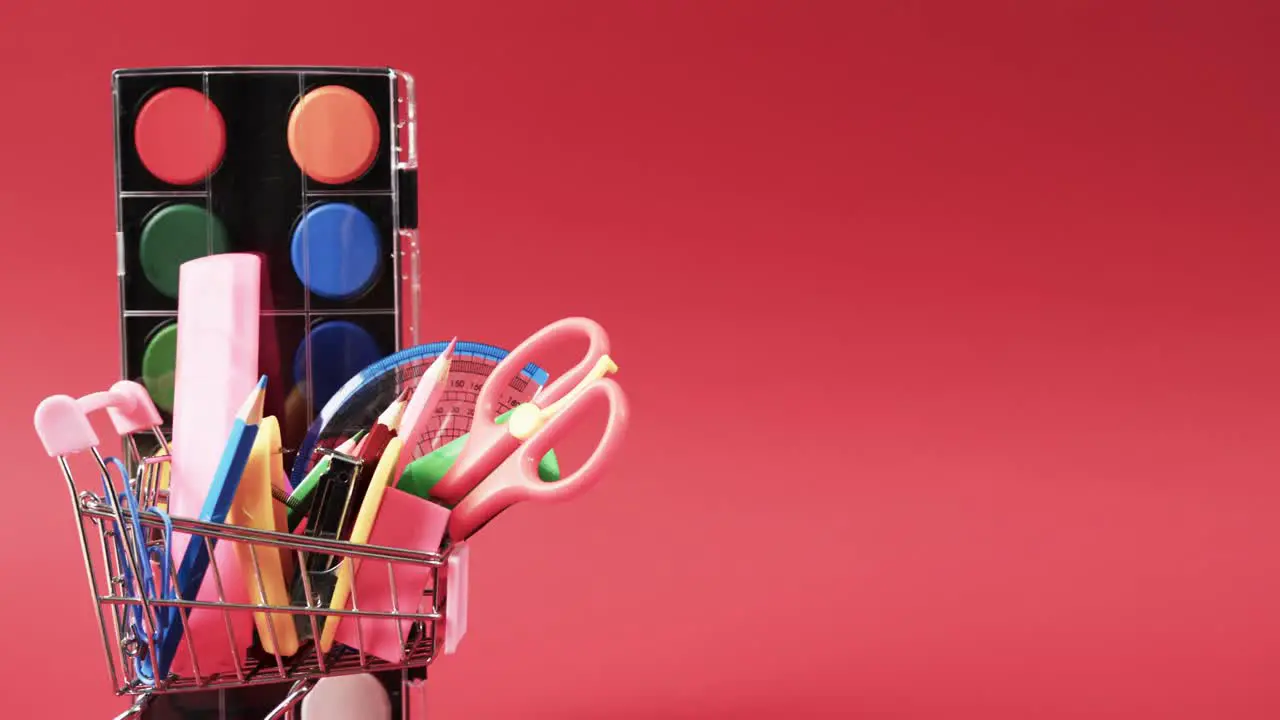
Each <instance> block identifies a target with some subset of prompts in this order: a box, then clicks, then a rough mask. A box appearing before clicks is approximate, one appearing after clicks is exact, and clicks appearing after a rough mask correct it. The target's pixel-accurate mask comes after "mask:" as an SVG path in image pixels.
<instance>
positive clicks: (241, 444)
mask: <svg viewBox="0 0 1280 720" xmlns="http://www.w3.org/2000/svg"><path fill="white" fill-rule="evenodd" d="M266 389H267V376H266V375H263V376H262V379H261V380H259V381H258V386H257V387H255V388H254V389H253V392H252V393H250V394H249V397H248V399H247V400H245V403H244V405H242V406H241V407H240V412H238V413H236V420H235V423H234V424H233V425H232V426H231V434H230V436H229V437H228V438H227V446H226V449H225V450H223V451H222V459H221V460H220V461H218V469H217V470H216V471H215V472H214V475H213V482H212V483H211V484H210V485H209V494H208V496H206V497H205V500H204V507H203V508H202V509H201V510H200V518H199V519H200V520H203V521H205V522H214V523H221V522H226V519H227V513H228V512H230V510H231V501H232V500H233V499H235V496H236V488H238V487H239V486H240V476H241V475H242V474H243V473H244V466H245V463H246V462H248V460H249V453H250V451H251V450H252V449H253V441H254V439H255V438H257V436H258V424H259V423H260V422H262V404H263V398H264V397H265V395H266ZM217 542H218V541H217V539H216V538H209V542H208V543H206V542H204V538H203V537H201V536H196V535H193V536H191V542H190V543H189V544H188V545H187V550H186V552H185V553H184V554H183V556H182V564H181V565H180V566H179V567H178V588H177V590H178V594H179V597H181V598H182V599H183V600H186V601H192V600H195V599H196V595H197V594H198V593H199V592H200V584H201V583H202V582H204V574H205V571H206V570H208V569H209V552H210V550H211V547H212V546H214V545H216V544H217ZM182 611H183V610H182V608H176V607H171V608H169V612H168V613H167V618H168V622H166V623H164V627H165V632H164V635H163V637H162V638H161V639H160V646H159V648H157V651H156V656H155V661H156V663H155V664H156V670H157V676H158V677H160V678H163V677H165V676H166V675H168V673H169V665H170V664H171V663H172V662H173V657H174V655H175V653H176V652H177V650H178V643H179V642H180V641H181V640H182V632H183V625H182V620H181V619H180V618H179V617H178V613H179V612H182Z"/></svg>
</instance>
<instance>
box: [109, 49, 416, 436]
mask: <svg viewBox="0 0 1280 720" xmlns="http://www.w3.org/2000/svg"><path fill="white" fill-rule="evenodd" d="M112 85H113V95H114V108H115V138H116V153H115V157H116V163H115V166H116V173H115V180H116V203H117V228H116V243H117V258H118V262H117V272H118V275H119V293H120V308H121V312H120V333H121V347H122V369H123V375H124V377H125V378H126V379H131V380H136V381H138V382H140V383H142V385H143V386H145V387H146V389H147V390H148V392H149V393H150V395H151V397H152V399H153V400H154V401H155V403H156V405H157V406H158V407H159V409H160V411H161V413H162V415H163V416H164V417H165V419H166V421H169V420H170V417H169V413H170V412H171V411H172V407H173V396H174V392H173V388H174V382H173V378H174V370H175V367H174V366H175V363H176V347H177V343H176V339H177V332H178V328H177V318H178V268H179V267H180V266H181V265H182V264H183V263H185V262H187V261H188V260H192V259H195V258H199V257H204V256H208V255H214V254H220V253H227V252H234V253H252V254H256V255H258V256H259V257H260V258H261V260H262V273H261V277H262V288H261V311H260V313H261V317H260V323H259V327H260V332H261V338H260V342H259V349H260V359H261V374H263V375H266V376H267V377H268V378H269V382H268V385H267V386H268V388H270V391H269V393H268V397H267V399H266V408H265V411H266V413H267V414H269V415H273V416H275V417H277V418H279V419H280V424H281V434H282V436H283V440H284V443H285V447H286V449H288V448H295V447H296V446H297V443H298V442H299V440H300V438H301V436H302V435H303V434H304V433H305V431H306V428H307V425H308V423H310V421H311V419H312V418H313V417H314V416H315V414H316V412H317V411H318V410H319V408H320V407H322V406H323V405H324V403H325V402H326V401H327V400H328V399H329V397H331V396H332V395H333V394H334V393H335V392H336V391H337V390H338V389H339V387H340V386H341V385H342V384H343V383H344V382H345V381H346V380H347V379H348V378H350V377H351V376H352V375H354V374H355V373H357V372H358V371H360V370H361V369H362V368H364V367H366V366H368V365H369V364H371V363H373V362H375V361H377V360H379V359H380V358H382V357H385V356H387V355H390V354H392V353H394V352H396V351H398V350H400V349H401V348H403V347H407V346H410V345H414V344H417V337H416V329H417V327H418V322H417V318H416V317H415V315H416V312H417V308H418V285H417V278H418V272H417V265H418V244H417V194H418V193H417V190H418V182H417V158H416V140H415V134H414V133H415V129H416V128H415V124H416V122H415V102H414V88H413V79H412V77H411V76H409V75H407V74H405V73H403V72H400V71H397V70H394V69H391V68H343V67H265V66H264V67H205V68H147V69H125V70H118V71H116V72H115V73H114V75H113V80H112ZM406 311H407V312H406Z"/></svg>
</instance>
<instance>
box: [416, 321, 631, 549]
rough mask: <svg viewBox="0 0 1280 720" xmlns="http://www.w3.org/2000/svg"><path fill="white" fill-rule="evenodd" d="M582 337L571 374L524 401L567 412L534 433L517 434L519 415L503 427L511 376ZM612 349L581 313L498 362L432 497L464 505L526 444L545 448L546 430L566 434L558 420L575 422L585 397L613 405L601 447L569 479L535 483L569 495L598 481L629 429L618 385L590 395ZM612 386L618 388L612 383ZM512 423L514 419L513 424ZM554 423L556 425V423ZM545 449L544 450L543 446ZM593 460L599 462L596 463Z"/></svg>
mask: <svg viewBox="0 0 1280 720" xmlns="http://www.w3.org/2000/svg"><path fill="white" fill-rule="evenodd" d="M584 335H585V336H586V338H587V340H588V342H589V346H588V347H587V352H586V355H585V356H584V357H583V358H582V360H580V361H579V362H578V364H577V365H574V366H573V367H572V368H570V369H569V371H568V372H566V373H564V374H563V375H561V376H560V377H558V378H556V380H555V381H553V382H552V383H551V384H549V385H547V386H546V387H545V388H543V391H542V392H541V393H539V394H538V397H537V398H535V400H534V402H532V403H526V405H533V406H534V407H535V408H536V409H537V410H541V411H547V410H550V409H552V408H553V407H554V406H557V405H559V406H561V407H563V410H561V411H560V412H559V413H558V414H556V415H554V416H553V417H551V418H550V421H549V422H548V423H547V425H546V426H545V427H542V429H541V430H537V431H536V432H533V433H532V435H529V434H525V433H520V434H519V435H517V429H518V428H519V426H521V425H522V423H520V422H517V417H516V416H515V415H513V416H512V418H511V420H510V421H509V422H508V423H507V424H506V425H499V424H497V423H495V422H494V418H495V417H497V415H498V414H499V412H500V411H501V408H500V406H499V404H498V403H499V400H500V399H501V397H502V391H503V389H504V388H506V387H508V386H509V385H510V384H511V382H512V380H514V379H515V378H516V377H517V376H518V374H519V373H520V371H521V370H522V369H523V368H524V367H525V366H526V365H528V364H529V362H530V361H531V360H532V358H533V356H534V355H535V354H536V353H538V352H539V351H541V350H543V349H545V348H546V347H548V346H550V345H552V344H554V343H557V342H560V341H562V340H564V339H569V338H572V337H574V336H584ZM608 353H609V336H608V334H607V333H605V331H604V328H603V327H601V326H600V325H599V324H598V323H596V322H595V321H593V320H589V319H587V318H582V317H573V318H565V319H563V320H558V321H556V322H553V323H551V324H550V325H547V326H546V327H544V328H542V329H541V330H539V331H538V332H536V333H534V334H533V335H531V336H530V337H529V338H528V339H527V340H525V341H524V342H522V343H520V345H519V346H518V347H516V349H515V350H512V351H511V353H510V354H508V355H507V357H505V358H504V359H503V360H502V362H500V363H498V366H497V367H495V368H494V369H493V372H492V373H491V374H490V375H489V378H488V380H486V381H485V383H484V385H483V386H482V387H481V388H480V393H479V395H478V396H477V398H476V412H475V417H474V418H473V419H472V422H471V432H470V434H469V435H468V436H467V442H466V444H464V445H463V448H462V451H461V452H460V453H459V454H458V459H457V460H456V461H455V462H454V464H453V467H452V468H450V469H449V472H448V473H446V474H445V476H444V477H442V478H440V481H439V482H437V483H436V484H435V486H434V487H433V488H432V489H431V495H432V497H434V498H436V499H438V500H440V501H442V502H444V503H446V504H449V505H454V504H457V503H460V502H461V501H462V500H463V498H464V497H465V496H467V495H468V494H469V493H471V492H472V491H473V490H475V489H476V488H477V486H479V485H480V484H481V481H482V480H484V479H485V478H486V477H488V476H490V474H492V473H494V471H495V470H497V469H498V466H500V465H502V464H503V463H504V462H506V461H507V460H508V459H510V458H512V457H517V458H518V457H523V456H524V454H527V448H528V447H529V446H530V445H533V446H535V447H540V446H542V442H544V440H543V439H544V438H547V437H550V438H552V439H554V437H555V436H554V435H547V434H545V433H547V431H548V430H554V431H555V432H556V433H559V432H562V431H563V430H562V428H565V427H567V425H566V423H565V422H564V421H561V422H558V423H557V422H555V421H556V419H557V418H559V417H560V416H561V414H563V413H567V414H568V417H569V422H570V423H571V422H572V418H574V417H577V412H570V409H571V408H573V407H577V406H578V405H579V404H580V402H581V401H582V400H583V399H584V398H589V397H604V398H607V399H608V401H609V403H610V413H609V421H608V424H607V425H606V427H605V434H604V436H603V437H602V438H601V441H600V445H599V446H597V448H596V452H595V453H594V454H593V455H592V457H591V459H588V461H587V463H586V464H584V465H583V467H582V468H581V469H580V470H579V471H578V472H575V473H573V474H572V475H571V476H569V477H567V478H561V479H560V480H559V481H557V482H555V483H551V484H546V483H542V482H541V481H538V480H537V479H536V478H537V475H536V473H535V474H534V475H533V477H534V479H535V481H536V482H537V483H538V484H539V485H540V486H543V487H540V488H539V489H540V490H545V489H547V488H552V489H554V492H555V494H556V495H557V496H560V497H563V496H565V495H566V493H568V494H576V493H577V492H578V491H579V490H580V489H581V487H582V486H583V485H584V481H590V480H593V479H594V476H595V474H596V472H597V469H598V468H599V467H601V465H602V464H603V462H604V461H605V460H607V458H608V457H609V456H610V455H611V454H612V452H613V449H614V448H615V447H616V446H617V441H618V440H619V439H621V436H622V433H623V431H624V430H625V428H626V421H627V416H628V414H627V404H626V396H625V395H624V394H623V393H622V391H621V388H617V387H615V389H612V390H603V391H601V390H596V391H593V392H592V393H591V394H588V393H587V391H589V390H591V389H592V388H593V387H594V386H595V384H596V383H599V382H601V380H597V379H595V377H594V376H596V375H599V374H600V370H601V367H602V365H610V364H611V363H610V362H609V361H608ZM609 384H610V385H615V386H616V384H615V383H612V382H610V383H609ZM606 387H607V386H606ZM562 401H563V402H562ZM512 423H515V425H513V424H512ZM552 423H554V427H553V426H552ZM513 428H514V429H513ZM535 436H536V437H537V438H538V440H537V442H534V437H535ZM522 443H523V444H525V448H526V453H522V454H519V455H518V454H516V451H517V450H518V449H520V447H521V445H522ZM546 447H548V448H549V447H550V445H549V444H548V445H546ZM543 452H545V449H544V450H543ZM537 457H538V458H540V457H542V455H541V454H539V455H538V456H537ZM597 458H598V459H597ZM592 460H596V461H595V462H594V463H593V462H592ZM536 465H537V461H536V460H535V461H534V466H535V467H536ZM584 471H585V472H584ZM503 477H507V478H508V479H510V477H512V476H511V475H508V474H506V473H504V474H503ZM486 487H487V488H490V489H492V488H494V487H497V486H496V485H492V484H491V485H487V486H486ZM503 495H504V496H505V495H506V493H503ZM538 497H543V498H546V497H547V495H546V494H542V495H539V496H538ZM512 502H514V500H512ZM457 511H458V508H455V509H454V512H455V514H456V513H457ZM469 512H471V511H469ZM466 524H467V523H465V522H464V521H463V520H461V519H460V520H459V521H458V523H457V526H458V528H459V529H460V531H461V529H462V528H463V527H464V525H466ZM477 527H478V526H475V527H471V528H470V531H471V532H474V531H475V529H477Z"/></svg>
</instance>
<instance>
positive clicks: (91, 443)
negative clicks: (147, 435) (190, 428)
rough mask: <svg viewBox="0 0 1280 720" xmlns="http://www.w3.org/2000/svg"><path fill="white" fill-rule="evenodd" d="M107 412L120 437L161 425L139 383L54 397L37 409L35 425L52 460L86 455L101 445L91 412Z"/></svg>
mask: <svg viewBox="0 0 1280 720" xmlns="http://www.w3.org/2000/svg"><path fill="white" fill-rule="evenodd" d="M96 410H106V411H107V416H108V417H110V418H111V424H112V426H113V427H114V428H115V430H116V432H117V433H119V434H120V435H129V434H132V433H135V432H139V431H142V430H146V429H148V428H153V427H156V426H158V425H160V423H161V419H160V411H158V410H156V406H155V403H153V402H152V401H151V396H150V395H149V394H147V390H146V388H144V387H142V386H141V385H139V384H138V383H136V382H131V381H129V380H121V381H120V382H118V383H116V384H115V385H112V386H111V389H110V390H104V391H102V392H96V393H90V394H88V395H85V396H84V397H82V398H79V399H76V398H73V397H71V396H70V395H51V396H49V397H47V398H45V399H44V400H42V401H41V402H40V404H39V405H38V406H37V407H36V417H35V426H36V434H37V435H39V436H40V442H41V443H43V444H44V451H45V452H46V453H48V454H49V456H50V457H60V456H66V455H72V454H74V453H78V452H84V451H85V450H88V449H90V448H95V447H97V446H98V434H97V433H95V432H94V431H93V426H92V425H90V424H89V413H91V412H94V411H96Z"/></svg>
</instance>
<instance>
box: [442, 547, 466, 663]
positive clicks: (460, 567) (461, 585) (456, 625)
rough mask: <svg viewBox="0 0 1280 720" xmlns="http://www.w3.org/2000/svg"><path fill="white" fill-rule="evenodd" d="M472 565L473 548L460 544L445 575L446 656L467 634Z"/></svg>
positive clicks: (455, 549) (454, 551) (455, 650)
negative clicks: (469, 581) (469, 579)
mask: <svg viewBox="0 0 1280 720" xmlns="http://www.w3.org/2000/svg"><path fill="white" fill-rule="evenodd" d="M470 565H471V548H470V546H468V545H467V544H466V543H459V544H458V545H457V546H455V547H454V548H453V552H451V553H449V565H448V567H447V569H446V574H445V587H446V588H447V591H446V592H447V594H446V595H445V599H444V654H445V655H452V654H454V653H455V652H457V650H458V643H460V642H462V636H463V635H466V634H467V593H468V577H467V574H468V572H469V568H470Z"/></svg>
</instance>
